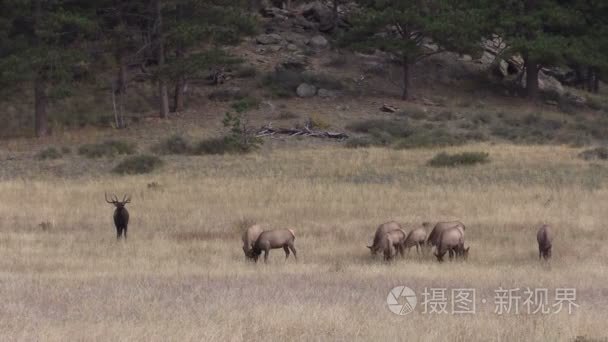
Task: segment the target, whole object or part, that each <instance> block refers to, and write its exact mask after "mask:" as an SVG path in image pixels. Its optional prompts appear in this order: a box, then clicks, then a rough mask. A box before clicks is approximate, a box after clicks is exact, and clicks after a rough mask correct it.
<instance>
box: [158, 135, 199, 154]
mask: <svg viewBox="0 0 608 342" xmlns="http://www.w3.org/2000/svg"><path fill="white" fill-rule="evenodd" d="M153 151H154V152H156V153H161V154H188V153H190V152H191V147H190V143H189V142H188V141H187V140H186V139H185V138H184V137H182V136H181V135H177V134H175V135H172V136H170V137H169V138H167V139H166V140H165V141H162V142H160V143H159V144H158V145H156V146H155V147H154V148H153Z"/></svg>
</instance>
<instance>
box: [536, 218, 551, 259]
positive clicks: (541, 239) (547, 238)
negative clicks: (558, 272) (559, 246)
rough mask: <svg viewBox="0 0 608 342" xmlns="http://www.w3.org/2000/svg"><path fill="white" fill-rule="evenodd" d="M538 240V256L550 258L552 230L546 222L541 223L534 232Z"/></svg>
mask: <svg viewBox="0 0 608 342" xmlns="http://www.w3.org/2000/svg"><path fill="white" fill-rule="evenodd" d="M536 241H538V258H539V259H541V258H544V259H545V260H548V259H550V258H551V247H553V244H552V242H553V230H552V229H551V226H549V225H548V224H543V225H542V226H540V228H538V232H537V233H536Z"/></svg>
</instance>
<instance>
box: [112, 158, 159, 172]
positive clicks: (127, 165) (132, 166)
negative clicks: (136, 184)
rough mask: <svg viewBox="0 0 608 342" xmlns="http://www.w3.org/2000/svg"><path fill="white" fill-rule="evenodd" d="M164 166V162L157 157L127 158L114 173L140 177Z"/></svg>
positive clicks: (117, 166)
mask: <svg viewBox="0 0 608 342" xmlns="http://www.w3.org/2000/svg"><path fill="white" fill-rule="evenodd" d="M162 165H163V161H162V160H161V159H160V158H158V157H156V156H150V155H140V156H132V157H127V158H125V159H124V160H123V161H121V162H120V163H119V164H118V165H116V167H115V168H114V169H113V170H112V171H113V172H114V173H118V174H122V175H125V174H126V175H138V174H144V173H150V172H152V171H154V170H155V169H157V168H159V167H161V166H162Z"/></svg>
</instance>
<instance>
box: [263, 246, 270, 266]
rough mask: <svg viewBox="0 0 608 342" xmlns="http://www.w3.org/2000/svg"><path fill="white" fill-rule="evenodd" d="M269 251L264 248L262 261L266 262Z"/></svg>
mask: <svg viewBox="0 0 608 342" xmlns="http://www.w3.org/2000/svg"><path fill="white" fill-rule="evenodd" d="M269 253H270V250H268V249H265V250H264V263H267V262H268V254H269Z"/></svg>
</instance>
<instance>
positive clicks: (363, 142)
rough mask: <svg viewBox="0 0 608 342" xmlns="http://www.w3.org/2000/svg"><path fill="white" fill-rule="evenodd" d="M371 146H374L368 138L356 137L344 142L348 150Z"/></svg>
mask: <svg viewBox="0 0 608 342" xmlns="http://www.w3.org/2000/svg"><path fill="white" fill-rule="evenodd" d="M373 145H375V144H374V143H373V141H372V139H371V138H369V137H356V138H350V139H348V140H346V147H348V148H360V147H370V146H373Z"/></svg>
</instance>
